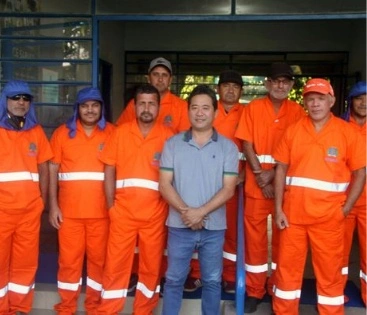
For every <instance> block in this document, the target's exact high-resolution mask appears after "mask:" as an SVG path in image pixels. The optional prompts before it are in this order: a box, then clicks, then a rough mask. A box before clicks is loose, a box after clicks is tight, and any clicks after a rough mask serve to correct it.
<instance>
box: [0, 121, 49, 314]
mask: <svg viewBox="0 0 367 315" xmlns="http://www.w3.org/2000/svg"><path fill="white" fill-rule="evenodd" d="M0 145H1V148H2V152H1V163H0V222H1V224H0V314H13V313H15V311H20V310H21V311H23V312H26V313H28V312H30V310H31V308H32V302H33V294H34V286H35V283H34V281H35V275H36V270H37V266H38V250H39V229H40V217H41V213H42V210H43V209H44V203H43V200H42V198H41V191H40V186H39V171H38V166H39V164H43V163H45V162H47V161H48V160H50V159H51V158H52V151H51V148H50V145H49V143H48V140H47V138H46V135H45V133H44V131H43V130H42V128H41V126H40V125H36V126H35V127H33V128H31V129H29V130H23V131H13V130H6V129H3V128H0Z"/></svg>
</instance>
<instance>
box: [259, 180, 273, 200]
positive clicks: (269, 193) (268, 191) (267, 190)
mask: <svg viewBox="0 0 367 315" xmlns="http://www.w3.org/2000/svg"><path fill="white" fill-rule="evenodd" d="M261 191H262V193H263V195H264V197H265V198H266V199H272V198H274V187H273V185H272V184H269V185H266V186H264V187H263V188H262V189H261Z"/></svg>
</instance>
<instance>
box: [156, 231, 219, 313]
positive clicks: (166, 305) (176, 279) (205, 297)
mask: <svg viewBox="0 0 367 315" xmlns="http://www.w3.org/2000/svg"><path fill="white" fill-rule="evenodd" d="M224 233H225V230H206V229H204V228H203V229H201V230H197V231H193V230H191V229H185V228H171V227H169V228H168V244H167V250H168V269H167V272H166V283H165V285H164V295H163V310H162V315H178V314H179V312H180V308H181V302H182V294H183V287H184V284H185V281H186V277H187V275H188V273H189V271H190V260H191V257H192V254H193V252H194V250H197V251H198V255H199V263H200V272H201V280H202V282H203V289H202V295H201V311H202V314H203V315H219V314H220V300H221V290H222V288H221V278H222V269H223V243H224Z"/></svg>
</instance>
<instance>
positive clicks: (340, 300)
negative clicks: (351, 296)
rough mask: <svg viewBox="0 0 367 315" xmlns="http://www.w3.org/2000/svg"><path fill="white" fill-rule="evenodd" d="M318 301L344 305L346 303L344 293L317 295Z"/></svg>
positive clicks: (325, 303)
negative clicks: (331, 295) (332, 295)
mask: <svg viewBox="0 0 367 315" xmlns="http://www.w3.org/2000/svg"><path fill="white" fill-rule="evenodd" d="M317 303H319V304H323V305H343V304H344V295H340V296H335V297H330V296H323V295H317Z"/></svg>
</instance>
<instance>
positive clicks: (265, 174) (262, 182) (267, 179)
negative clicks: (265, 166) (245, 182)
mask: <svg viewBox="0 0 367 315" xmlns="http://www.w3.org/2000/svg"><path fill="white" fill-rule="evenodd" d="M255 179H256V183H257V185H258V186H259V187H260V188H263V187H265V186H266V185H269V184H270V183H271V182H272V181H273V179H274V169H270V170H262V171H261V173H258V174H256V175H255Z"/></svg>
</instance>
